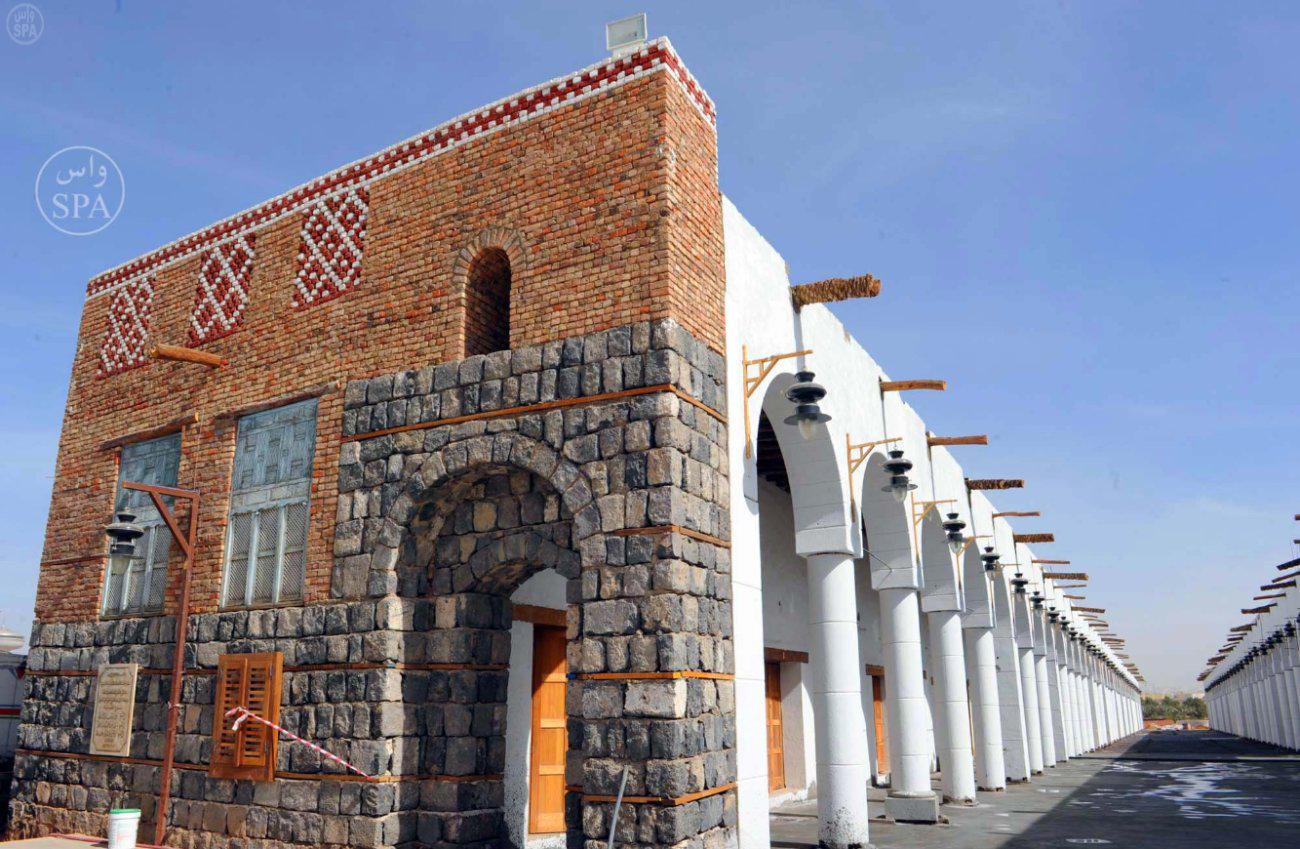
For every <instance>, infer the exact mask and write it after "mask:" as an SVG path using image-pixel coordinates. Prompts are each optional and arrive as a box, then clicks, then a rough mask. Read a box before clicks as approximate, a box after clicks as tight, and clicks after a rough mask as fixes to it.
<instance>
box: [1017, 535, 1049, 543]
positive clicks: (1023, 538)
mask: <svg viewBox="0 0 1300 849" xmlns="http://www.w3.org/2000/svg"><path fill="white" fill-rule="evenodd" d="M1011 539H1012V540H1014V541H1015V542H1056V536H1055V535H1053V534H1012V535H1011Z"/></svg>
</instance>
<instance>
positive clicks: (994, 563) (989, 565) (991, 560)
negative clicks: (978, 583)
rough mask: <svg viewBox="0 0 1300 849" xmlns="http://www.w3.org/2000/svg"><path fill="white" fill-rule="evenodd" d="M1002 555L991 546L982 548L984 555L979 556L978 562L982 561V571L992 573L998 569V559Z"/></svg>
mask: <svg viewBox="0 0 1300 849" xmlns="http://www.w3.org/2000/svg"><path fill="white" fill-rule="evenodd" d="M1001 556H1002V555H1000V554H998V553H997V552H996V551H994V550H993V546H991V545H986V546H984V553H983V554H981V555H980V560H983V561H984V571H985V572H992V571H994V570H996V569H997V568H998V558H1000V557H1001Z"/></svg>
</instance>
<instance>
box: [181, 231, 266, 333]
mask: <svg viewBox="0 0 1300 849" xmlns="http://www.w3.org/2000/svg"><path fill="white" fill-rule="evenodd" d="M256 239H257V236H256V234H254V233H247V234H245V235H242V236H236V237H235V238H234V239H232V240H230V241H229V242H225V243H224V244H220V245H217V246H216V247H214V248H212V249H211V250H209V251H208V252H207V253H205V254H204V255H203V264H202V266H200V267H199V281H198V285H196V286H195V287H194V309H193V310H191V312H190V344H191V345H201V344H203V343H204V342H208V341H211V340H213V339H220V338H221V337H222V336H226V335H229V334H230V333H233V332H234V331H235V329H236V328H238V327H239V322H240V319H242V318H243V317H244V307H246V306H248V287H249V280H250V279H251V278H252V276H253V256H254V245H255V242H256Z"/></svg>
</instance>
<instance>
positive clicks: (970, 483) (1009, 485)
mask: <svg viewBox="0 0 1300 849" xmlns="http://www.w3.org/2000/svg"><path fill="white" fill-rule="evenodd" d="M1024 486H1025V482H1024V480H1022V479H1018V478H966V488H967V489H1023V488H1024Z"/></svg>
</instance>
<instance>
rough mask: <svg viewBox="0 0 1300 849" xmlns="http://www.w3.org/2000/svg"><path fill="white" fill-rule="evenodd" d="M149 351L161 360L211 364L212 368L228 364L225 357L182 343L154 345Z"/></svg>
mask: <svg viewBox="0 0 1300 849" xmlns="http://www.w3.org/2000/svg"><path fill="white" fill-rule="evenodd" d="M149 353H150V355H151V356H153V357H155V358H157V359H160V360H176V361H178V362H182V363H198V364H199V365H201V366H209V367H211V368H222V367H223V366H225V365H226V358H225V357H222V356H220V355H218V354H213V353H209V352H208V351H196V350H195V349H193V348H182V347H181V346H180V345H154V346H153V350H152V351H150V352H149Z"/></svg>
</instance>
